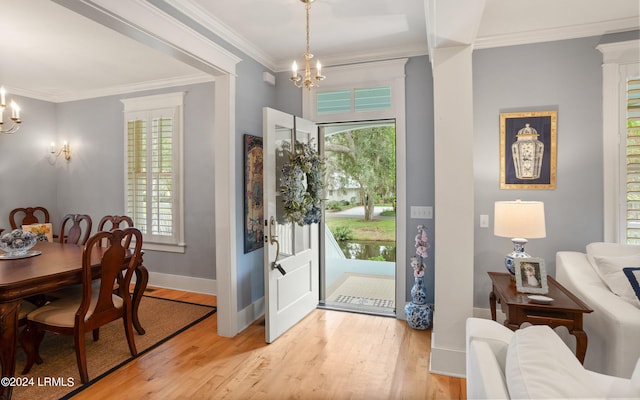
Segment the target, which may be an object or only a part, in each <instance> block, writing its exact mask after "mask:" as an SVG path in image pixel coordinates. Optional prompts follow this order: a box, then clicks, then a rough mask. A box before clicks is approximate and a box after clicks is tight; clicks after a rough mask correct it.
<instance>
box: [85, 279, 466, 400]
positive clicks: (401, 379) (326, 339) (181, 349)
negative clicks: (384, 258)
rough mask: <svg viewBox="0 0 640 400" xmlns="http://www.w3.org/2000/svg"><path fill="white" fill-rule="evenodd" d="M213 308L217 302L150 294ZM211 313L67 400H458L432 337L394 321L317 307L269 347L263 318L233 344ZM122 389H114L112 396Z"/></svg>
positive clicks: (458, 386)
mask: <svg viewBox="0 0 640 400" xmlns="http://www.w3.org/2000/svg"><path fill="white" fill-rule="evenodd" d="M149 294H150V295H153V296H157V297H165V298H171V299H175V300H181V301H190V302H195V303H200V304H210V305H215V304H216V303H215V301H216V300H215V296H209V295H202V294H195V293H185V292H179V291H174V290H168V289H153V288H152V291H151V292H150V293H149ZM216 332H217V319H216V318H215V315H214V316H213V317H210V318H208V319H206V320H205V321H203V322H201V323H199V324H198V325H196V326H194V327H192V328H190V329H188V330H186V331H185V332H182V333H181V334H179V335H178V336H176V337H175V338H173V339H171V340H169V341H168V342H167V343H164V344H163V345H161V346H160V347H158V348H157V349H155V350H154V351H152V352H150V353H148V354H145V355H143V356H142V357H139V358H138V359H136V360H134V361H133V362H131V363H129V364H127V365H126V366H124V367H122V368H120V369H119V370H117V371H115V372H114V373H112V374H110V375H109V376H107V377H105V378H103V379H102V380H100V381H98V382H97V383H95V384H94V385H92V386H91V387H89V388H87V389H86V390H84V391H82V392H81V393H79V394H78V395H76V396H74V399H76V400H82V399H92V400H95V399H111V398H113V395H114V388H126V390H125V391H124V393H123V394H124V397H122V396H120V395H119V396H118V397H119V398H126V399H168V398H171V399H178V398H189V399H229V400H236V399H243V400H244V399H265V400H267V399H304V400H307V399H311V400H314V399H339V400H342V399H370V400H375V399H385V400H386V399H407V400H413V399H465V398H466V388H465V380H464V379H460V378H452V377H447V376H442V375H435V374H430V373H429V349H430V348H431V332H430V331H417V330H413V329H411V328H409V327H408V326H407V324H406V322H404V321H398V320H396V319H394V318H388V317H377V316H371V315H363V314H352V313H346V312H340V311H329V310H315V311H313V312H312V313H311V314H310V315H308V316H307V317H306V318H305V319H304V320H303V321H302V322H301V323H299V324H298V325H296V326H295V327H293V328H292V329H291V330H290V331H288V332H287V333H285V334H284V335H283V336H282V337H281V338H280V339H278V340H276V341H275V342H274V343H272V344H266V343H265V342H264V321H263V320H262V321H257V322H256V323H254V324H253V325H251V326H249V327H248V328H247V329H245V330H244V331H243V332H241V333H240V334H238V335H237V336H236V337H235V338H224V337H220V336H218V335H217V333H216ZM118 392H120V391H118Z"/></svg>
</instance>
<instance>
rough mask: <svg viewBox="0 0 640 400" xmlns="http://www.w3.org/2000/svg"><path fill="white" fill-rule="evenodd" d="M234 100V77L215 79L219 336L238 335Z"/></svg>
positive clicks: (216, 244) (225, 76) (215, 183)
mask: <svg viewBox="0 0 640 400" xmlns="http://www.w3.org/2000/svg"><path fill="white" fill-rule="evenodd" d="M235 96H236V79H235V76H232V75H224V76H218V77H216V82H215V100H214V101H215V112H214V115H215V117H214V118H215V120H214V136H215V139H216V140H215V143H216V146H215V149H214V156H215V160H214V168H215V171H214V177H215V182H214V185H215V186H214V187H215V220H216V222H215V223H216V229H215V242H214V243H215V247H216V282H217V300H218V335H220V336H227V337H233V336H235V335H236V334H237V333H238V276H237V263H236V261H237V260H236V213H237V212H238V211H237V210H236V195H235V193H236V190H235V171H236V168H235V163H236V161H235V160H236V159H235V154H236V148H235V129H236V128H235V113H236V109H235V104H236V102H235Z"/></svg>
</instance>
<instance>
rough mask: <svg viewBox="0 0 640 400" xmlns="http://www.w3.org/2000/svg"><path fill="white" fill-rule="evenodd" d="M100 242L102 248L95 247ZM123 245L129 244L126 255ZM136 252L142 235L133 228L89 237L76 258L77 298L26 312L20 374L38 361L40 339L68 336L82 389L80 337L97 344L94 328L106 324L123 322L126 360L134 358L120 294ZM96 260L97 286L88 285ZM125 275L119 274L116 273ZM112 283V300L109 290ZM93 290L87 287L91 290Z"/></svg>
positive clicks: (128, 309)
mask: <svg viewBox="0 0 640 400" xmlns="http://www.w3.org/2000/svg"><path fill="white" fill-rule="evenodd" d="M103 239H106V240H107V241H108V243H109V245H108V247H101V246H100V245H99V243H100V242H101V241H102V240H103ZM124 243H134V245H133V246H134V247H133V248H132V249H128V248H127V247H126V246H125V245H124ZM141 249H142V234H141V233H140V231H139V230H138V229H136V228H125V229H116V230H114V231H110V232H107V231H100V232H98V233H96V234H95V235H93V236H91V237H90V238H89V240H88V241H87V243H86V244H85V246H84V249H83V252H82V293H81V294H80V295H79V296H78V295H76V296H71V297H67V298H62V299H59V300H55V301H52V302H51V303H49V304H47V305H45V306H43V307H40V308H38V309H36V310H35V311H32V312H31V313H29V315H28V316H27V320H28V322H27V328H26V329H25V330H23V333H22V335H23V336H24V339H23V340H24V342H25V343H26V346H25V352H27V363H26V366H25V372H24V373H27V372H29V370H30V369H31V367H32V366H33V364H34V362H36V360H37V359H38V358H39V351H38V349H39V346H40V343H41V341H42V338H43V336H44V335H43V333H44V332H45V331H47V332H53V333H57V334H63V335H72V336H73V338H74V344H75V351H76V360H77V363H78V371H79V372H80V379H81V381H82V383H87V382H88V381H89V374H88V372H87V360H86V349H85V333H87V332H93V340H94V341H96V340H98V337H99V336H98V332H99V328H100V327H101V326H103V325H105V324H107V323H109V322H112V321H115V320H118V319H121V318H122V319H123V320H124V329H125V336H126V338H127V343H128V345H129V351H130V352H131V355H132V356H135V355H136V354H137V350H136V344H135V340H134V336H133V323H132V303H131V296H130V295H129V292H128V291H127V290H125V288H128V287H129V284H130V282H131V277H132V276H133V273H134V269H135V268H136V264H137V263H138V262H139V257H140V254H141ZM96 253H97V254H99V255H100V264H99V275H100V280H99V285H98V284H95V281H92V279H91V278H92V275H93V271H92V264H94V263H95V256H94V254H96ZM123 270H124V271H125V274H124V275H123V274H121V271H123ZM116 282H117V283H118V286H119V287H120V288H121V289H120V290H119V293H118V294H114V293H113V287H114V285H115V284H116ZM92 284H93V285H92Z"/></svg>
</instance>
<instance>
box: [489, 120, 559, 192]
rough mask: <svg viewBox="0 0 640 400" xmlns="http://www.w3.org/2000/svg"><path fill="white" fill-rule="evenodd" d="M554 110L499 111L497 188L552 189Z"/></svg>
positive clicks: (554, 170) (554, 156) (555, 130)
mask: <svg viewBox="0 0 640 400" xmlns="http://www.w3.org/2000/svg"><path fill="white" fill-rule="evenodd" d="M557 125H558V112H557V111H531V112H515V113H500V189H555V188H556V157H557V149H556V147H557V146H556V143H557Z"/></svg>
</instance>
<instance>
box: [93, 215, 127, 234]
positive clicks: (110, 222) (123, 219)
mask: <svg viewBox="0 0 640 400" xmlns="http://www.w3.org/2000/svg"><path fill="white" fill-rule="evenodd" d="M123 225H124V228H133V219H131V217H128V216H126V215H105V216H104V217H102V219H101V220H100V222H99V223H98V231H112V230H114V229H120V228H123Z"/></svg>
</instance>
